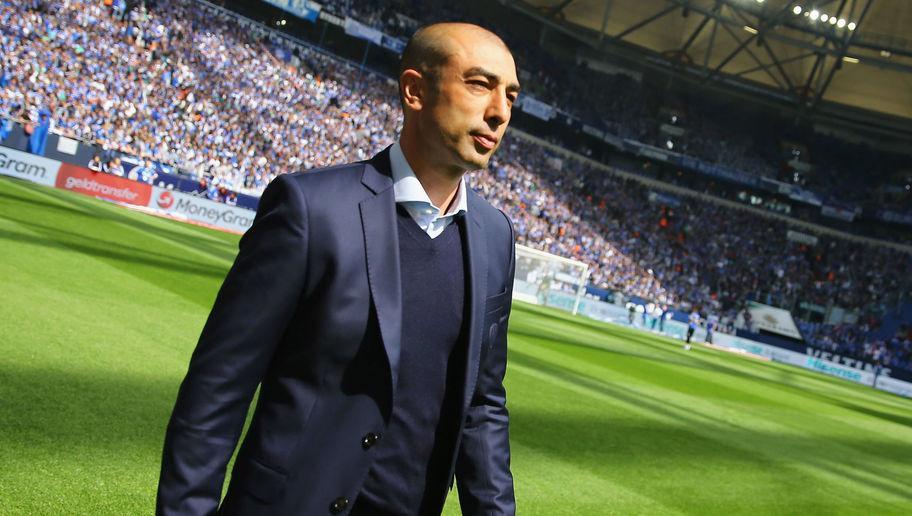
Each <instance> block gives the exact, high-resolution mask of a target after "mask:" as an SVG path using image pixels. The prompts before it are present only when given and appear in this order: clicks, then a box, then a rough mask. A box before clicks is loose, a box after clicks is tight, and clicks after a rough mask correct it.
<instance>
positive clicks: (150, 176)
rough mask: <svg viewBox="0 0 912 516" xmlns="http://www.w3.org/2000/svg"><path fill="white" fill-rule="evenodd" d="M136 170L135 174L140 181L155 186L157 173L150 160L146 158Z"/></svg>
mask: <svg viewBox="0 0 912 516" xmlns="http://www.w3.org/2000/svg"><path fill="white" fill-rule="evenodd" d="M136 169H138V170H137V173H138V174H139V180H140V181H142V182H143V183H148V184H150V185H152V184H155V180H156V179H158V171H157V170H156V167H155V165H154V164H153V163H152V160H150V159H149V158H146V159H145V160H143V164H142V165H140V166H138V167H136Z"/></svg>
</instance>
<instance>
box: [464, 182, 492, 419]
mask: <svg viewBox="0 0 912 516" xmlns="http://www.w3.org/2000/svg"><path fill="white" fill-rule="evenodd" d="M466 193H467V194H468V209H467V210H466V219H467V220H466V221H465V222H466V225H465V232H466V245H467V250H466V251H467V253H466V254H467V257H468V276H469V296H470V297H469V312H468V313H469V321H468V328H469V354H468V361H467V362H466V368H465V372H466V377H465V383H464V384H463V385H464V386H465V390H464V391H463V393H464V399H463V410H464V409H465V407H466V406H468V404H469V402H471V400H472V393H473V392H474V391H475V382H476V380H477V379H478V365H479V361H480V357H481V339H482V329H483V328H482V326H483V325H484V303H485V295H486V292H487V278H488V244H487V240H486V239H485V234H484V229H483V227H482V225H481V215H480V214H481V206H478V204H479V202H478V201H479V200H480V199H479V198H478V194H477V193H475V191H474V190H472V189H471V188H466Z"/></svg>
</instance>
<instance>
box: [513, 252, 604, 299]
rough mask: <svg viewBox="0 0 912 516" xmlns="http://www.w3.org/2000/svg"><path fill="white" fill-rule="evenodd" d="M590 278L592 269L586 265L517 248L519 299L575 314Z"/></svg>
mask: <svg viewBox="0 0 912 516" xmlns="http://www.w3.org/2000/svg"><path fill="white" fill-rule="evenodd" d="M588 279H589V266H588V265H586V264H585V263H583V262H580V261H577V260H572V259H570V258H563V257H561V256H556V255H553V254H551V253H546V252H544V251H539V250H537V249H532V248H531V247H526V246H523V245H519V244H517V245H516V275H515V276H514V279H513V297H514V298H516V299H519V300H521V301H526V302H529V303H535V304H538V305H544V306H553V307H556V308H561V309H563V310H567V311H568V312H573V314H576V312H577V310H579V305H580V300H581V299H582V297H583V295H584V294H585V293H586V282H587V280H588Z"/></svg>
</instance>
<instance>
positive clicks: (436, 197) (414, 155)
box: [399, 138, 465, 213]
mask: <svg viewBox="0 0 912 516" xmlns="http://www.w3.org/2000/svg"><path fill="white" fill-rule="evenodd" d="M399 145H400V146H401V147H402V154H403V155H405V160H406V161H407V162H408V164H409V166H410V167H411V168H412V172H414V173H415V177H417V178H418V182H419V183H421V186H422V188H424V191H425V192H426V193H427V195H428V197H429V198H430V199H431V202H432V203H433V204H434V206H437V207H438V208H440V212H441V213H446V212H447V211H449V209H450V204H451V203H452V202H453V200H454V199H456V193H457V192H458V191H459V182H460V181H462V177H463V176H464V175H465V170H459V169H447V168H445V167H439V166H435V165H434V164H433V163H431V162H429V161H428V160H427V159H426V156H424V154H423V153H422V152H421V151H420V150H419V149H417V148H415V145H414V144H413V143H411V142H410V141H409V139H406V138H402V139H400V140H399Z"/></svg>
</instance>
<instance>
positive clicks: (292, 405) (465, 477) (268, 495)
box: [156, 149, 515, 516]
mask: <svg viewBox="0 0 912 516" xmlns="http://www.w3.org/2000/svg"><path fill="white" fill-rule="evenodd" d="M392 184H393V183H392V178H391V174H390V164H389V149H387V150H385V151H383V152H381V153H380V154H378V155H377V156H375V157H374V158H373V159H371V160H369V161H365V162H359V163H353V164H348V165H342V166H338V167H332V168H328V169H323V170H316V171H311V172H304V173H294V174H287V175H282V176H279V177H277V178H276V179H275V180H274V181H273V182H272V183H271V184H270V185H269V187H267V188H266V191H265V192H264V193H263V196H262V198H261V199H260V204H259V209H258V210H257V214H256V218H255V220H254V223H253V226H252V227H251V228H250V230H249V231H247V233H246V234H244V236H243V237H242V238H241V241H240V245H239V248H240V251H239V253H238V256H237V258H236V260H235V262H234V265H233V266H232V267H231V270H230V271H229V272H228V275H227V277H226V278H225V282H224V284H223V285H222V287H221V289H220V291H219V293H218V296H217V298H216V300H215V305H214V306H213V308H212V312H211V313H210V315H209V318H208V320H207V322H206V325H205V327H204V328H203V331H202V334H201V336H200V339H199V343H198V345H197V347H196V350H195V351H194V353H193V356H192V358H191V359H190V365H189V369H188V371H187V375H186V377H185V378H184V381H183V383H182V384H181V386H180V391H179V393H178V396H177V402H176V404H175V407H174V411H173V413H172V416H171V420H170V422H169V424H168V429H167V433H166V436H165V444H164V452H163V457H162V468H161V477H160V480H159V486H158V498H157V503H156V510H157V513H158V514H162V515H164V514H213V513H216V512H218V513H219V514H243V515H248V514H279V515H282V514H296V515H297V514H300V515H307V516H309V515H322V514H331V513H336V514H347V513H348V511H349V510H350V509H351V507H352V505H353V504H354V500H355V498H356V496H357V495H358V493H359V491H360V489H361V486H362V484H363V482H364V480H365V477H366V475H367V473H368V469H369V468H370V466H371V457H372V453H371V447H370V442H371V440H370V439H369V438H368V437H367V436H368V435H369V434H372V433H378V434H381V435H382V433H383V431H384V429H385V427H386V424H387V422H388V421H389V418H390V413H391V407H392V405H393V399H394V397H395V396H396V385H397V378H398V374H399V351H400V348H399V346H400V333H401V332H400V329H401V321H402V306H401V285H400V274H402V271H400V266H399V245H398V232H397V222H396V208H395V199H394V194H393V188H392ZM467 193H468V210H467V213H466V217H465V218H464V219H463V220H462V221H460V222H459V223H460V224H464V225H465V235H466V245H467V250H466V253H467V254H466V256H467V264H466V273H467V278H468V291H467V297H466V300H467V302H468V303H469V314H470V315H469V317H468V321H467V324H468V326H467V328H468V330H469V342H468V362H467V364H468V367H466V373H465V380H464V383H463V385H462V387H463V391H462V392H463V403H462V415H461V416H462V417H461V418H460V425H461V429H460V431H459V434H458V435H459V438H458V442H457V446H456V450H455V452H454V457H453V459H452V461H451V468H450V475H451V477H450V478H453V477H452V475H453V474H455V478H456V481H457V482H458V487H459V500H460V504H461V506H462V510H463V513H464V514H471V515H475V514H477V515H482V514H484V515H492V514H514V513H515V502H514V496H513V478H512V475H511V473H510V466H509V465H510V448H509V442H508V431H507V426H508V415H507V409H506V406H505V403H506V398H505V391H504V388H503V377H504V372H505V369H506V359H507V342H506V334H507V321H508V318H509V314H510V301H511V293H512V289H513V272H514V267H515V264H514V257H515V253H514V234H513V228H512V225H511V224H510V221H509V219H508V218H507V217H506V215H504V214H503V212H501V211H499V210H497V209H496V208H494V207H492V206H491V205H490V204H488V203H487V202H486V201H485V200H483V199H482V198H481V197H480V196H479V195H478V194H477V193H475V192H474V191H472V190H471V189H467ZM257 386H260V392H259V398H258V401H257V404H256V409H255V411H254V414H253V419H252V421H251V424H250V428H249V430H248V432H247V434H246V437H245V439H244V442H243V443H242V445H241V447H240V450H239V451H238V456H237V459H236V461H235V464H234V469H233V470H232V477H231V482H230V485H229V487H228V491H227V494H226V495H225V498H224V500H222V502H221V506H219V499H220V497H221V493H222V485H223V482H224V477H225V472H226V468H227V464H228V461H229V459H230V458H231V455H232V453H233V451H234V449H235V447H236V445H237V442H238V439H239V438H240V434H241V431H242V427H243V425H244V421H245V417H246V415H247V411H248V408H249V406H250V403H251V400H252V398H253V396H254V393H255V391H256V389H257ZM443 496H445V493H441V497H443Z"/></svg>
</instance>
